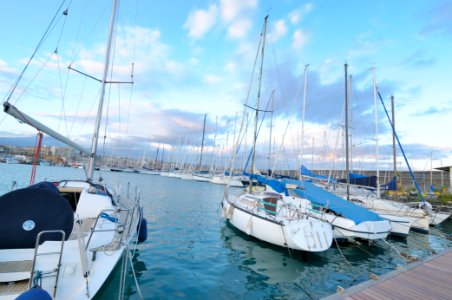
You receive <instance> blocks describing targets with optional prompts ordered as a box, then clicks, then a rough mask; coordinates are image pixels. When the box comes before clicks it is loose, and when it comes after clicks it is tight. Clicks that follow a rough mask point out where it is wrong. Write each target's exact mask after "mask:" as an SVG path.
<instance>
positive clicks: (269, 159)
mask: <svg viewBox="0 0 452 300" xmlns="http://www.w3.org/2000/svg"><path fill="white" fill-rule="evenodd" d="M274 108H275V90H273V91H272V108H271V112H270V114H271V115H270V116H271V117H270V137H269V139H268V170H271V168H272V165H271V164H272V131H273V110H274ZM271 172H272V174H273V170H272V171H271ZM268 175H270V174H268Z"/></svg>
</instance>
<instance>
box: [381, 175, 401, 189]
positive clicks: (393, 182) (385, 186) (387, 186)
mask: <svg viewBox="0 0 452 300" xmlns="http://www.w3.org/2000/svg"><path fill="white" fill-rule="evenodd" d="M380 187H381V188H382V189H384V190H389V191H397V176H394V177H393V178H392V180H391V181H389V182H388V183H386V184H383V185H381V186H380Z"/></svg>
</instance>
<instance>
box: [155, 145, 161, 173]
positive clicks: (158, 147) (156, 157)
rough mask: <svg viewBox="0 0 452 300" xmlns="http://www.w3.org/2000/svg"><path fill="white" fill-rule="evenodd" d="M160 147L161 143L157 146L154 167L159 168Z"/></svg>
mask: <svg viewBox="0 0 452 300" xmlns="http://www.w3.org/2000/svg"><path fill="white" fill-rule="evenodd" d="M159 149H160V144H159V145H158V146H157V153H156V154H155V160H154V169H155V170H156V169H158V168H157V159H158V157H159Z"/></svg>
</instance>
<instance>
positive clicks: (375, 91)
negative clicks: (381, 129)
mask: <svg viewBox="0 0 452 300" xmlns="http://www.w3.org/2000/svg"><path fill="white" fill-rule="evenodd" d="M372 78H373V82H374V122H375V156H376V166H375V167H376V169H377V197H378V198H380V166H379V163H378V160H379V151H378V148H379V147H378V110H377V83H376V82H377V81H376V78H375V67H372Z"/></svg>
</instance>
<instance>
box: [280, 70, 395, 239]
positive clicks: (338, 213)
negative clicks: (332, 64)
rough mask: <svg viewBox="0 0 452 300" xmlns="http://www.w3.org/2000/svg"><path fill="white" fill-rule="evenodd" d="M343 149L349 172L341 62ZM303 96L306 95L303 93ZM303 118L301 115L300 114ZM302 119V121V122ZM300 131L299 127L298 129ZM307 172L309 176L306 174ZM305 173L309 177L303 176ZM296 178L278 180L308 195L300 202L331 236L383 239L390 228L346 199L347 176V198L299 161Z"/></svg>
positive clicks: (294, 191)
mask: <svg viewBox="0 0 452 300" xmlns="http://www.w3.org/2000/svg"><path fill="white" fill-rule="evenodd" d="M344 67H345V136H346V139H345V146H346V147H345V149H346V172H347V174H348V173H349V172H348V170H349V159H348V158H349V154H348V138H347V137H348V114H347V112H348V108H347V106H348V96H347V91H348V82H347V67H348V66H347V64H345V66H344ZM305 95H306V69H305ZM305 98H306V97H305ZM304 102H306V101H305V100H304ZM303 119H304V117H303ZM303 123H304V122H303ZM302 135H303V129H302ZM306 174H308V175H309V176H306ZM306 177H310V179H309V180H306ZM317 178H318V179H320V180H319V182H323V184H322V185H321V186H320V187H319V186H317V185H316V184H314V183H313V182H311V181H312V179H317ZM300 179H301V180H294V179H283V180H282V182H283V183H285V184H289V185H291V186H293V188H292V189H291V190H290V196H292V197H295V198H296V197H301V198H303V199H308V200H309V202H305V204H307V206H303V207H304V208H305V209H306V210H308V211H310V212H311V213H312V215H313V216H315V217H317V218H319V219H320V220H324V221H326V222H329V223H330V224H331V225H332V226H333V229H334V237H335V238H336V239H340V240H349V239H356V238H358V239H365V240H377V239H385V238H386V237H387V236H388V234H389V232H390V231H391V224H390V222H389V221H388V220H387V219H385V218H382V217H381V216H379V215H378V214H376V213H374V212H372V211H369V210H368V209H366V208H363V207H361V206H358V205H356V204H354V203H352V202H349V201H347V200H348V198H349V197H348V196H349V178H348V177H347V186H346V188H347V192H346V194H347V200H346V199H343V198H341V197H338V196H337V195H335V194H333V193H331V192H329V191H327V190H325V188H324V182H326V180H325V179H327V180H328V182H329V181H330V180H329V178H325V177H324V176H315V175H314V174H311V173H310V172H309V170H308V169H307V168H306V167H305V166H303V163H302V165H301V169H300Z"/></svg>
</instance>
